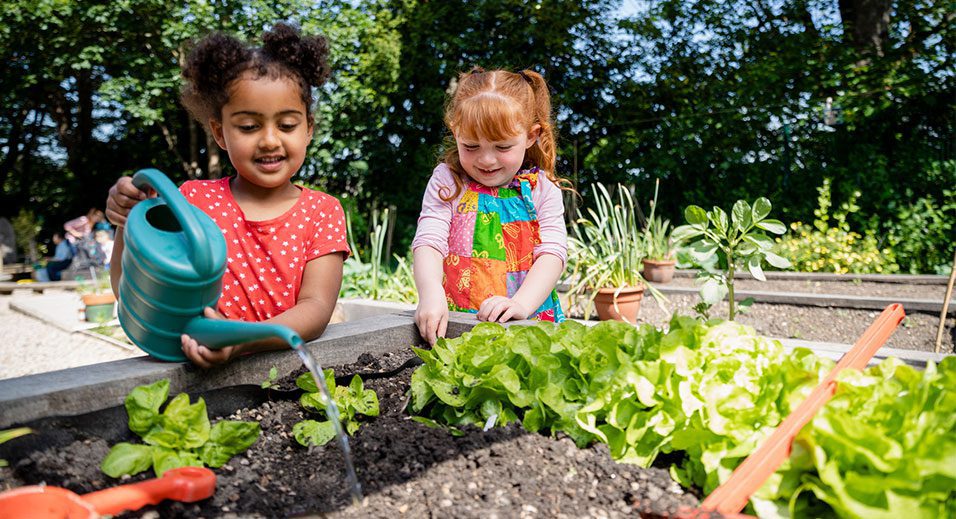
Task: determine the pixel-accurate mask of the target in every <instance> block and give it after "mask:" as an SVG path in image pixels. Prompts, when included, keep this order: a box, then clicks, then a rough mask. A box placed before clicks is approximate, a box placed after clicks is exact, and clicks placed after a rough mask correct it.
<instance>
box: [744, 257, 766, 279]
mask: <svg viewBox="0 0 956 519" xmlns="http://www.w3.org/2000/svg"><path fill="white" fill-rule="evenodd" d="M747 270H749V271H750V275H751V276H753V277H754V279H756V280H758V281H766V280H767V277H766V276H764V275H763V269H762V268H760V255H759V254H755V255H753V256H750V258H748V259H747Z"/></svg>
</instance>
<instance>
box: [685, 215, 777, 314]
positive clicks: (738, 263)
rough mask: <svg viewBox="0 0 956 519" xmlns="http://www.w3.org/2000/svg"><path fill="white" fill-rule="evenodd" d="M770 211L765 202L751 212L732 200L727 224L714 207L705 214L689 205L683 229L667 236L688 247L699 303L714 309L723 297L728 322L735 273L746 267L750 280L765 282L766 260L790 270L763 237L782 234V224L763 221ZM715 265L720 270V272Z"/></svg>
mask: <svg viewBox="0 0 956 519" xmlns="http://www.w3.org/2000/svg"><path fill="white" fill-rule="evenodd" d="M771 207H772V206H771V204H770V200H767V199H766V198H764V197H760V198H758V199H757V200H756V201H754V203H753V206H752V207H751V205H750V204H748V203H747V202H746V201H745V200H737V203H735V204H734V208H733V210H732V211H731V215H730V217H729V218H728V216H727V213H726V212H725V211H724V210H723V209H721V208H719V207H716V206H715V207H714V209H713V210H712V211H705V210H704V209H702V208H701V207H698V206H696V205H691V206H688V207H687V209H685V210H684V218H685V219H686V220H687V224H686V225H681V226H680V227H678V228H676V229H674V232H673V234H672V236H673V238H674V240H676V241H686V242H690V243H689V245H688V246H689V247H690V255H691V257H692V258H693V260H694V261H695V262H696V263H697V265H698V266H699V267H700V268H701V271H700V274H699V275H698V281H699V282H700V283H701V288H700V297H701V299H703V300H704V303H706V304H707V305H714V304H716V303H717V302H718V301H720V300H721V299H723V298H724V296H727V303H728V305H729V306H730V310H729V317H730V319H731V320H733V319H734V317H735V316H736V308H735V301H734V274H735V272H736V271H737V270H738V269H739V268H743V267H744V266H746V268H747V269H748V270H749V271H750V273H751V274H752V275H753V277H754V278H756V279H758V280H760V281H766V277H765V276H764V274H763V268H762V267H761V264H762V263H763V262H764V261H765V260H766V262H767V263H769V264H771V265H773V266H774V267H777V268H781V269H784V268H787V267H789V266H790V261H788V260H787V259H786V258H784V257H782V256H778V255H777V254H775V253H774V252H773V251H772V249H773V243H774V242H773V240H772V239H770V238H769V237H768V236H767V235H766V233H765V232H764V231H766V232H769V233H772V234H784V233H785V232H787V227H786V226H785V225H784V224H783V222H781V221H780V220H774V219H771V218H767V216H768V215H769V214H770V209H771ZM714 256H717V258H718V264H717V265H715V264H714V262H713V261H712V259H713V257H714ZM719 265H723V266H724V270H722V271H721V270H719Z"/></svg>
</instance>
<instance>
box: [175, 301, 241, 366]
mask: <svg viewBox="0 0 956 519" xmlns="http://www.w3.org/2000/svg"><path fill="white" fill-rule="evenodd" d="M203 315H205V316H206V318H207V319H225V318H224V317H223V316H222V314H220V313H219V312H217V311H216V310H214V309H213V308H211V307H206V309H205V310H204V311H203ZM181 339H182V343H183V353H184V354H186V358H188V359H189V360H191V361H192V362H193V364H195V365H197V366H199V367H200V368H203V369H209V368H211V367H213V366H216V365H219V364H223V363H226V362H228V361H229V360H230V359H232V357H233V356H235V355H236V354H238V353H239V347H238V346H226V347H225V348H220V349H218V350H213V349H210V348H207V347H205V346H203V345H202V344H199V342H197V341H196V339H193V338H192V337H190V336H188V335H186V334H183V335H182V337H181Z"/></svg>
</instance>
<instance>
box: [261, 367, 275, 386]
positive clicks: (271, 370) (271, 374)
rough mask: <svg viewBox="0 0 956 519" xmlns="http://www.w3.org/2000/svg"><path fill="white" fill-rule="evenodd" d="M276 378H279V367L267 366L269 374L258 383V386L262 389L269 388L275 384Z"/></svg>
mask: <svg viewBox="0 0 956 519" xmlns="http://www.w3.org/2000/svg"><path fill="white" fill-rule="evenodd" d="M277 378H279V368H277V367H275V366H272V367H271V368H269V376H268V377H267V378H266V379H265V380H263V381H262V384H259V387H261V388H262V389H269V388H270V387H273V386H275V383H276V379H277Z"/></svg>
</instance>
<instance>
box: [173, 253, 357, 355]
mask: <svg viewBox="0 0 956 519" xmlns="http://www.w3.org/2000/svg"><path fill="white" fill-rule="evenodd" d="M344 262H345V258H344V255H343V254H341V253H332V254H326V255H324V256H319V257H318V258H315V259H313V260H311V261H309V262H308V263H306V265H305V271H304V272H303V273H302V286H301V288H300V289H299V297H298V299H296V303H295V306H293V307H292V308H290V309H288V310H286V311H285V312H283V313H281V314H279V315H277V316H275V317H273V318H272V319H268V320H266V321H261V322H265V323H272V324H281V325H285V326H288V327H289V328H292V330H293V331H295V332H296V333H298V334H299V336H300V337H302V340H304V341H310V340H312V339H315V338H316V337H319V336H320V335H322V333H323V332H325V328H326V326H328V324H329V320H330V319H331V318H332V311H333V310H335V303H336V301H337V300H338V296H339V289H340V288H341V287H342V264H343V263H344ZM206 316H207V317H211V318H220V319H221V318H222V316H221V315H219V314H218V313H216V312H215V310H213V309H211V308H207V309H206ZM182 342H183V353H185V354H186V357H188V358H189V360H191V361H192V362H193V363H195V364H196V365H198V366H199V367H201V368H210V367H212V366H214V365H216V364H222V363H224V362H227V361H228V360H229V359H231V358H233V357H235V356H237V355H241V354H244V353H255V352H261V351H270V350H281V349H286V348H288V347H289V345H288V344H286V343H285V342H284V341H282V340H280V339H264V340H261V341H253V342H246V343H242V344H237V345H235V346H227V347H225V348H222V349H219V350H212V349H209V348H207V347H205V346H203V345H201V344H199V343H198V342H196V340H195V339H193V338H191V337H189V336H188V335H183V336H182Z"/></svg>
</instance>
